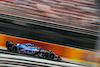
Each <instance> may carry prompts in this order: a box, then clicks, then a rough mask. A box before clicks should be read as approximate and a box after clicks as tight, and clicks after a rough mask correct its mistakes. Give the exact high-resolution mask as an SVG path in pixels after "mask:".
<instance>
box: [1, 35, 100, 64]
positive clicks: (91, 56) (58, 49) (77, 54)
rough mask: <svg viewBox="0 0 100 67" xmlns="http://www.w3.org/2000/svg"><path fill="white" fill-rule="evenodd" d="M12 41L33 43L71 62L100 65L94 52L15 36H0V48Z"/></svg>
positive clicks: (99, 60)
mask: <svg viewBox="0 0 100 67" xmlns="http://www.w3.org/2000/svg"><path fill="white" fill-rule="evenodd" d="M7 40H12V41H13V42H14V44H16V43H33V44H34V45H35V46H38V47H42V48H44V49H46V50H52V51H54V52H55V53H56V54H57V55H59V56H61V57H64V58H67V59H71V60H77V61H81V62H89V63H97V64H99V63H100V58H97V57H96V54H97V53H95V52H92V51H87V50H82V49H77V48H72V47H68V46H63V45H59V44H53V43H47V42H43V41H37V40H31V39H26V38H21V37H15V36H9V35H4V34H0V47H6V41H7Z"/></svg>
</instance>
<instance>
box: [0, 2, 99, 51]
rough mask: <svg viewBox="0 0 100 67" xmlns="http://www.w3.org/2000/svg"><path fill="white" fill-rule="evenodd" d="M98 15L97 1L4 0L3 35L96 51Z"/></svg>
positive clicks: (1, 7) (0, 11)
mask: <svg viewBox="0 0 100 67" xmlns="http://www.w3.org/2000/svg"><path fill="white" fill-rule="evenodd" d="M98 11H99V9H97V4H96V0H0V31H1V32H3V33H6V34H11V35H15V36H22V37H27V38H31V39H35V40H40V41H46V42H51V43H56V44H61V45H65V46H71V47H78V48H82V49H95V45H96V39H97V37H98V36H100V35H99V34H98V32H100V31H99V30H98V28H99V25H100V23H99V21H98V18H99V17H98V13H97V12H98ZM1 22H2V23H1ZM8 22H9V23H8ZM13 31H14V32H13Z"/></svg>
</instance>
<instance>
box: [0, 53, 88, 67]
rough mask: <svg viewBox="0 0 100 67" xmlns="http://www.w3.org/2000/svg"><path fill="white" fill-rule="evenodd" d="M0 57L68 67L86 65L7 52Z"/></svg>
mask: <svg viewBox="0 0 100 67" xmlns="http://www.w3.org/2000/svg"><path fill="white" fill-rule="evenodd" d="M0 57H5V58H16V59H22V60H30V61H36V62H42V63H48V64H55V65H61V66H68V67H86V66H81V65H76V64H71V63H63V62H56V61H51V60H45V59H40V58H31V57H25V56H15V55H8V54H0Z"/></svg>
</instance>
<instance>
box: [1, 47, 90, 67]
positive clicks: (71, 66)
mask: <svg viewBox="0 0 100 67" xmlns="http://www.w3.org/2000/svg"><path fill="white" fill-rule="evenodd" d="M0 67H89V66H85V65H81V64H75V63H69V62H64V61H55V60H47V59H42V58H38V57H35V56H30V55H25V54H18V53H13V52H8V51H7V50H2V49H0Z"/></svg>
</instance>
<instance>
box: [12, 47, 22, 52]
mask: <svg viewBox="0 0 100 67" xmlns="http://www.w3.org/2000/svg"><path fill="white" fill-rule="evenodd" d="M11 51H12V52H14V53H21V50H20V49H19V48H18V47H17V46H16V45H13V46H12V48H11Z"/></svg>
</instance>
